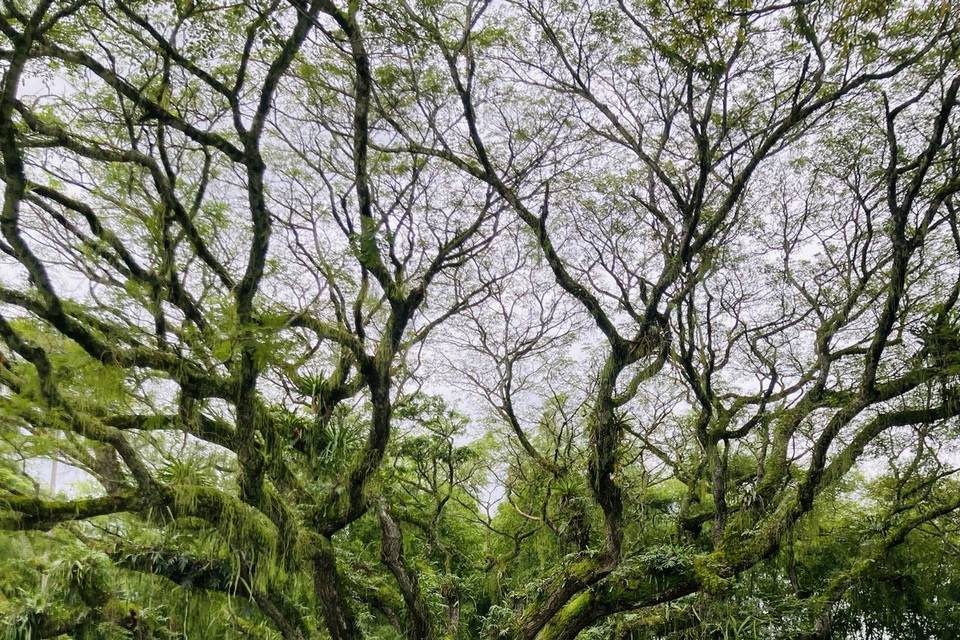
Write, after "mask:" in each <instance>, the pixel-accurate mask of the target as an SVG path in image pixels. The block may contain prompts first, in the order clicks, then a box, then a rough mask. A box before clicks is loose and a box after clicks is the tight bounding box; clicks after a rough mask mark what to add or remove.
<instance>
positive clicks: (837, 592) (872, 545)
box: [804, 494, 960, 640]
mask: <svg viewBox="0 0 960 640" xmlns="http://www.w3.org/2000/svg"><path fill="white" fill-rule="evenodd" d="M958 509H960V494H957V495H954V496H951V497H950V498H949V499H947V500H945V501H942V502H938V503H935V504H933V505H931V506H928V507H927V508H926V509H923V510H922V511H919V512H915V513H913V514H911V515H909V516H907V517H905V518H904V519H903V520H902V521H901V522H899V523H897V524H896V525H895V526H893V527H891V528H890V529H889V530H888V531H887V533H886V534H885V535H883V536H882V537H880V538H878V539H875V540H872V541H868V542H867V543H866V545H867V546H868V549H867V552H866V553H864V554H861V555H858V556H857V557H856V560H855V561H854V562H853V563H852V564H851V565H850V566H849V567H847V568H846V569H843V570H841V571H838V572H837V573H836V574H835V575H834V576H833V577H832V578H831V579H830V581H829V582H828V583H827V585H826V587H825V588H824V589H822V590H821V591H820V592H819V593H816V594H814V595H812V596H810V597H809V598H807V603H808V604H807V606H806V607H805V611H806V613H807V616H808V618H809V619H810V620H813V621H814V624H815V625H816V624H818V623H819V621H821V620H823V619H825V616H824V614H826V613H827V612H828V611H829V610H830V608H831V607H833V606H834V605H835V604H836V603H838V602H839V601H840V600H841V599H842V598H843V595H844V593H845V592H846V591H847V589H849V588H850V587H852V586H853V585H854V584H856V583H857V582H858V581H860V580H862V579H863V578H864V577H866V576H867V575H868V574H869V573H870V572H871V571H872V570H873V569H874V568H875V567H877V566H878V565H880V564H881V563H882V562H883V561H884V559H885V558H886V557H887V555H888V554H889V553H890V551H891V550H893V549H894V548H896V547H897V546H899V545H901V544H903V543H904V542H905V541H906V539H907V536H908V535H910V533H911V532H912V531H913V530H914V529H916V528H917V527H919V526H921V525H923V524H925V523H927V522H930V521H932V520H936V519H937V518H939V517H942V516H945V515H947V514H950V513H953V512H954V511H957V510H958ZM818 637H822V636H821V635H817V633H816V631H815V632H814V633H812V634H810V635H809V636H808V637H806V638H805V639H804V640H814V639H815V638H818Z"/></svg>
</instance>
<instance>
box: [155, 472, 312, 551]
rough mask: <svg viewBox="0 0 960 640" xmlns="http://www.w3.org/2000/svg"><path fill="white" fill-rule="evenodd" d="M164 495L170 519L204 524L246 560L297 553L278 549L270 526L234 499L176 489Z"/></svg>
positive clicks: (213, 492) (206, 490) (209, 490)
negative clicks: (197, 520) (194, 519)
mask: <svg viewBox="0 0 960 640" xmlns="http://www.w3.org/2000/svg"><path fill="white" fill-rule="evenodd" d="M166 491H168V492H169V493H170V498H171V499H169V500H167V501H166V504H167V507H168V508H169V509H170V512H171V513H172V514H173V515H174V516H178V517H197V518H200V519H202V520H205V521H207V522H208V523H210V524H211V525H212V526H213V527H214V528H215V529H217V531H218V532H219V533H220V535H221V537H222V538H223V539H224V540H225V541H226V542H227V544H228V545H230V547H231V548H233V549H237V550H242V551H244V552H245V553H246V554H247V557H248V558H251V559H256V558H274V557H276V554H277V553H278V551H281V550H283V551H290V552H296V551H297V549H296V548H290V549H281V544H280V542H281V541H280V535H279V532H278V529H277V527H276V526H275V525H274V523H272V522H271V521H270V519H269V518H267V516H266V515H264V514H263V513H262V512H261V511H258V510H257V509H255V508H253V507H251V506H250V505H248V504H246V503H245V502H244V501H243V500H241V499H239V498H237V497H236V496H233V495H230V494H227V493H224V492H222V491H218V490H217V489H213V488H211V487H196V486H178V487H171V488H167V489H166ZM160 515H161V516H162V514H160ZM291 559H292V558H291Z"/></svg>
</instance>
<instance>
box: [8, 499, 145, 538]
mask: <svg viewBox="0 0 960 640" xmlns="http://www.w3.org/2000/svg"><path fill="white" fill-rule="evenodd" d="M146 506H147V501H146V500H145V499H144V497H143V496H142V495H140V494H137V493H132V492H124V493H120V494H117V495H111V496H103V497H100V498H84V499H79V500H44V499H41V498H28V497H23V496H8V497H6V498H0V508H2V509H3V511H0V529H49V528H51V527H53V526H55V525H57V524H58V523H61V522H68V521H70V520H84V519H86V518H94V517H96V516H102V515H107V514H111V513H121V512H124V511H139V510H141V509H143V508H144V507H146Z"/></svg>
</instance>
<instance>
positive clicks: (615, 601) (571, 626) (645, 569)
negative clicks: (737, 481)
mask: <svg viewBox="0 0 960 640" xmlns="http://www.w3.org/2000/svg"><path fill="white" fill-rule="evenodd" d="M698 573H699V572H698V571H697V570H695V569H694V563H693V559H691V558H688V559H684V560H683V561H681V562H679V563H677V564H673V563H671V566H669V567H668V566H663V565H662V564H661V563H660V562H658V561H657V559H656V558H655V557H653V556H651V557H649V558H645V559H637V560H633V561H625V562H624V564H623V565H622V566H621V567H620V568H618V569H617V571H615V572H614V573H611V574H610V575H609V576H607V577H606V578H604V579H603V580H602V581H601V582H598V583H597V584H595V585H594V586H592V587H591V588H590V589H588V590H586V591H583V592H582V593H580V594H579V595H577V596H576V597H574V598H573V599H571V600H570V601H569V602H568V603H567V604H566V605H565V606H564V607H563V608H562V609H561V610H560V611H559V612H557V614H556V615H555V616H553V617H552V618H551V619H550V621H549V622H548V623H547V624H546V625H545V626H544V627H543V629H542V630H541V631H540V633H539V634H538V635H537V636H536V640H574V638H576V637H577V635H578V634H579V633H580V632H581V631H583V630H584V629H586V628H587V627H589V626H590V625H592V624H594V623H596V622H597V621H598V620H601V619H603V618H605V617H607V616H609V615H612V614H614V613H620V612H623V611H631V610H634V609H642V608H645V607H651V606H654V605H658V604H662V603H667V602H672V601H674V600H677V599H679V598H682V597H683V596H686V595H689V594H691V593H694V592H695V591H697V590H698V589H700V588H701V584H700V578H699V575H698Z"/></svg>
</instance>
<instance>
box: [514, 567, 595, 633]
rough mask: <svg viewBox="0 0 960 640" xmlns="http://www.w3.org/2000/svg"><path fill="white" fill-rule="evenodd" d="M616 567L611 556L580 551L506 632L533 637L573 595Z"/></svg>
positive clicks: (540, 590) (552, 578) (534, 598)
mask: <svg viewBox="0 0 960 640" xmlns="http://www.w3.org/2000/svg"><path fill="white" fill-rule="evenodd" d="M612 569H613V567H612V564H611V563H610V560H609V558H608V557H598V556H593V555H589V554H580V555H579V556H577V557H576V558H575V559H574V560H573V561H572V562H570V563H568V564H566V565H564V566H562V567H561V568H560V569H559V570H558V571H557V572H556V573H554V575H553V576H552V577H551V578H549V579H548V580H547V581H546V582H545V583H544V584H543V585H542V587H541V588H540V589H538V591H537V593H536V594H535V595H534V597H533V599H532V600H531V601H530V602H528V603H527V604H526V606H524V608H523V610H522V611H521V612H520V613H519V614H518V615H517V616H516V617H515V618H514V619H513V620H512V621H511V622H510V623H509V624H508V628H509V631H506V633H507V635H509V637H512V638H517V639H518V640H532V638H534V637H536V636H537V634H538V633H539V632H540V630H541V629H543V627H544V625H546V624H547V623H548V622H549V621H550V619H551V618H553V617H554V615H555V614H557V613H558V612H559V611H561V609H563V608H564V606H565V605H566V604H567V603H568V602H570V600H571V598H573V597H574V596H576V595H577V594H579V593H581V592H583V591H584V589H587V588H588V587H590V586H591V585H593V584H595V583H596V582H597V581H599V580H601V579H602V578H603V577H604V576H606V575H607V574H609V573H610V571H611V570H612Z"/></svg>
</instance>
